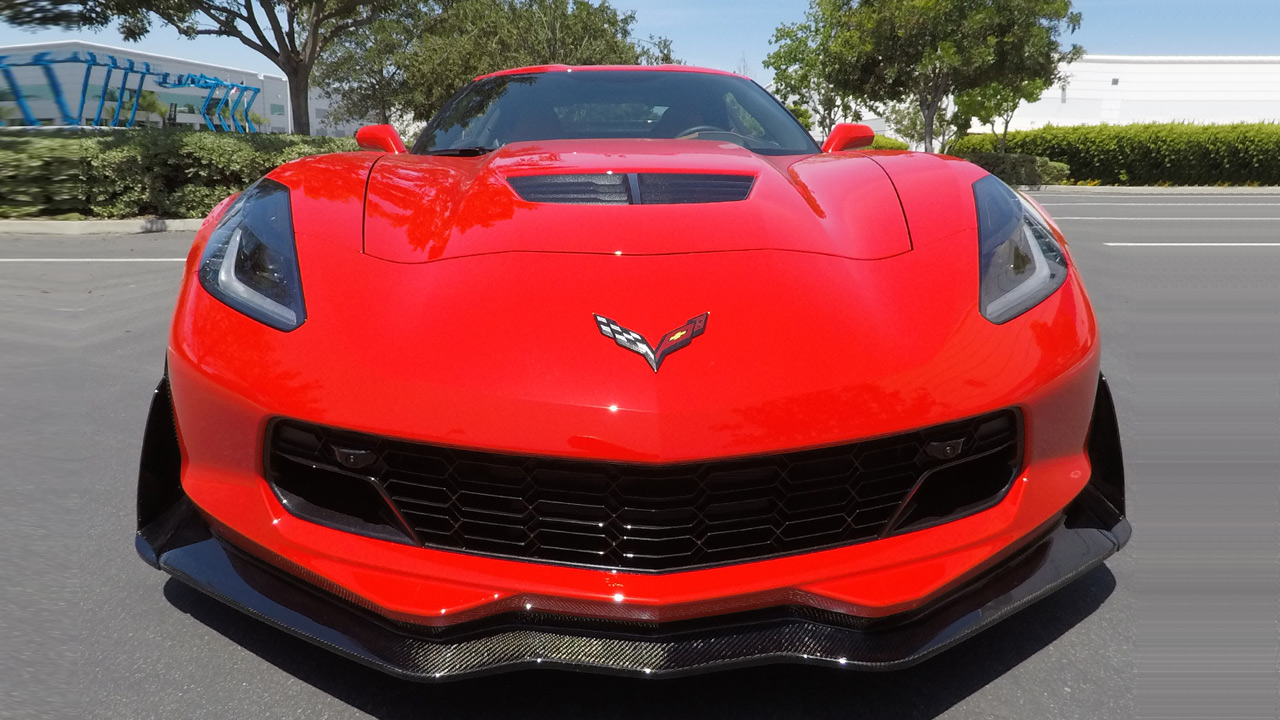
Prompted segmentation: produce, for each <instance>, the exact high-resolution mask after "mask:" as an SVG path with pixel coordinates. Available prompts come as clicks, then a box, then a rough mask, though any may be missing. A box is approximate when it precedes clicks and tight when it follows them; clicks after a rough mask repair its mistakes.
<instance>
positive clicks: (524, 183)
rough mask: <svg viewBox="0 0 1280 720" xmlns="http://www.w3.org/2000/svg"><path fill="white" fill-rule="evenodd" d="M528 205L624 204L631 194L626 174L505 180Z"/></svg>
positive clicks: (544, 176)
mask: <svg viewBox="0 0 1280 720" xmlns="http://www.w3.org/2000/svg"><path fill="white" fill-rule="evenodd" d="M507 182H509V183H511V187H513V188H515V190H516V192H517V193H519V194H520V197H522V198H524V199H525V200H528V201H529V202H540V203H570V204H575V205H628V204H630V203H631V194H630V190H629V188H628V184H627V176H626V175H607V174H604V173H600V174H591V175H527V176H524V177H513V178H507Z"/></svg>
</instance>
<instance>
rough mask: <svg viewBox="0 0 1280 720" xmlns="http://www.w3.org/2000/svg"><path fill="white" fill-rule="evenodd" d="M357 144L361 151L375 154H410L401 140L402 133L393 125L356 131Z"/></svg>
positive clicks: (372, 126)
mask: <svg viewBox="0 0 1280 720" xmlns="http://www.w3.org/2000/svg"><path fill="white" fill-rule="evenodd" d="M356 144H357V145H359V146H360V149H361V150H371V151H374V152H387V153H405V152H409V150H408V149H407V148H406V147H405V146H404V140H401V139H400V132H399V131H397V130H396V129H395V128H394V127H393V126H391V125H365V126H364V127H362V128H360V129H359V130H357V131H356Z"/></svg>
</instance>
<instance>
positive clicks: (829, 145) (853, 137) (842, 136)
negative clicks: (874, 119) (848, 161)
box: [822, 123, 876, 153]
mask: <svg viewBox="0 0 1280 720" xmlns="http://www.w3.org/2000/svg"><path fill="white" fill-rule="evenodd" d="M875 139H876V131H875V130H872V129H871V128H869V127H867V126H866V125H858V124H856V123H840V124H838V125H836V126H835V127H833V128H831V134H830V135H828V136H827V141H826V142H824V143H822V152H824V153H831V152H840V151H841V150H857V149H858V148H864V147H870V146H871V143H873V142H875Z"/></svg>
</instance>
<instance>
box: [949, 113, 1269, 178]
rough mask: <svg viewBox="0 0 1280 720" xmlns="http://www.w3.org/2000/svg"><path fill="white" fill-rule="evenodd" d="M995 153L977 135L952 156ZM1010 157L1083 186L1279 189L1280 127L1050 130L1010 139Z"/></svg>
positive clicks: (987, 138)
mask: <svg viewBox="0 0 1280 720" xmlns="http://www.w3.org/2000/svg"><path fill="white" fill-rule="evenodd" d="M995 149H996V138H995V136H994V135H970V136H968V137H964V138H960V139H959V140H958V141H957V142H956V144H955V146H954V148H953V151H952V152H953V153H955V154H959V155H967V154H971V153H977V152H992V151H994V150H995ZM1008 150H1009V152H1012V153H1022V154H1025V155H1038V156H1041V157H1047V158H1049V159H1051V160H1056V161H1059V162H1064V163H1066V164H1067V165H1069V166H1070V167H1071V180H1072V181H1075V182H1077V183H1083V184H1091V185H1092V184H1101V185H1280V123H1251V124H1245V123H1241V124H1235V125H1192V124H1188V123H1151V124H1138V125H1079V126H1073V127H1052V126H1050V127H1044V128H1040V129H1037V130H1024V131H1018V132H1011V133H1009V143H1008Z"/></svg>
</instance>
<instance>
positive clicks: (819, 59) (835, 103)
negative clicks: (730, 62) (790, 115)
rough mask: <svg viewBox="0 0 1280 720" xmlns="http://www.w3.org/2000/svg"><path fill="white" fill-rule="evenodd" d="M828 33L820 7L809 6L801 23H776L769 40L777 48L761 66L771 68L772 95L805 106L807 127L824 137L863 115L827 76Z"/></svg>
mask: <svg viewBox="0 0 1280 720" xmlns="http://www.w3.org/2000/svg"><path fill="white" fill-rule="evenodd" d="M827 33H828V27H827V26H826V25H824V24H823V23H822V20H821V17H820V12H819V10H818V9H817V7H816V6H811V7H810V9H809V11H808V12H806V13H805V19H804V22H801V23H795V24H792V25H780V26H778V29H777V30H775V31H774V33H773V37H772V38H771V39H770V40H769V42H770V43H772V44H774V45H777V46H778V47H777V49H776V50H774V51H773V52H771V53H769V55H768V57H766V58H765V60H764V66H765V67H767V68H769V69H770V70H773V91H774V94H775V95H777V96H778V97H780V98H782V99H783V101H784V102H786V103H787V104H788V105H791V106H799V107H803V108H807V109H808V119H809V124H808V125H806V127H809V125H816V126H817V129H818V130H820V131H821V132H822V134H823V135H824V136H826V135H829V134H830V133H831V128H833V127H835V124H836V123H838V122H844V121H846V120H860V119H861V118H862V114H861V113H860V112H858V111H857V110H855V108H854V106H853V101H852V98H851V97H850V96H849V94H848V93H847V92H844V91H840V90H837V89H836V88H835V86H833V85H832V84H831V83H830V82H828V80H827V78H826V73H825V72H824V69H823V62H825V61H826V60H827V58H828V55H827V53H826V52H825V48H826V45H827V43H828V42H829V41H830V37H828V34H827ZM793 111H794V109H793ZM797 117H798V116H797ZM810 129H811V130H812V129H813V128H812V127H811V128H810Z"/></svg>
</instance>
